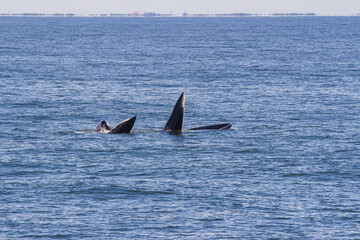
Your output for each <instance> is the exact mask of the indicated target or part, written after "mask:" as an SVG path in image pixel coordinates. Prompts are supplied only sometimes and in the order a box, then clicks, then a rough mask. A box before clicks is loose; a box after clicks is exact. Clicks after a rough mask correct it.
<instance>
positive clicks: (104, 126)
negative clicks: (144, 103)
mask: <svg viewBox="0 0 360 240" xmlns="http://www.w3.org/2000/svg"><path fill="white" fill-rule="evenodd" d="M135 120H136V116H133V117H131V118H128V119H126V120H124V121H122V122H120V123H119V124H118V125H116V126H115V127H114V128H111V127H110V125H109V123H108V122H107V121H105V120H102V121H101V122H99V124H98V125H97V126H96V132H98V133H109V134H114V133H130V131H131V129H132V128H133V126H134V124H135Z"/></svg>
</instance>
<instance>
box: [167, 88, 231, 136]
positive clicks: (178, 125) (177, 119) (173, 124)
mask: <svg viewBox="0 0 360 240" xmlns="http://www.w3.org/2000/svg"><path fill="white" fill-rule="evenodd" d="M184 112H185V94H184V92H183V93H182V94H181V95H180V97H179V99H178V100H177V102H176V104H175V106H174V109H173V111H172V113H171V115H170V117H169V120H168V121H167V123H166V124H165V127H164V128H163V130H164V131H170V132H181V131H182V127H183V122H184ZM231 127H232V124H231V123H221V124H213V125H208V126H202V127H194V128H190V129H188V130H191V131H192V130H206V129H209V130H214V129H215V130H225V129H230V128H231Z"/></svg>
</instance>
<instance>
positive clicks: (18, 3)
mask: <svg viewBox="0 0 360 240" xmlns="http://www.w3.org/2000/svg"><path fill="white" fill-rule="evenodd" d="M134 11H139V12H157V13H174V14H179V15H180V14H181V13H182V12H184V11H186V12H188V13H234V12H247V13H260V14H269V13H276V12H281V13H284V12H315V13H317V14H321V15H352V14H354V13H360V0H152V1H151V0H0V13H8V12H10V13H23V12H34V13H69V12H72V13H76V14H91V13H128V12H134Z"/></svg>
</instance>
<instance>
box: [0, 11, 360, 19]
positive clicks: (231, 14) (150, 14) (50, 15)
mask: <svg viewBox="0 0 360 240" xmlns="http://www.w3.org/2000/svg"><path fill="white" fill-rule="evenodd" d="M309 16H310V17H312V16H318V17H323V16H329V17H340V16H342V17H351V16H360V13H355V14H352V15H318V14H316V13H271V14H252V13H230V14H190V13H186V12H184V13H183V14H182V15H176V14H159V13H155V12H145V13H139V12H133V13H126V14H124V13H110V14H74V13H53V14H48V13H0V17H132V18H134V17H140V18H141V17H309Z"/></svg>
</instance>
